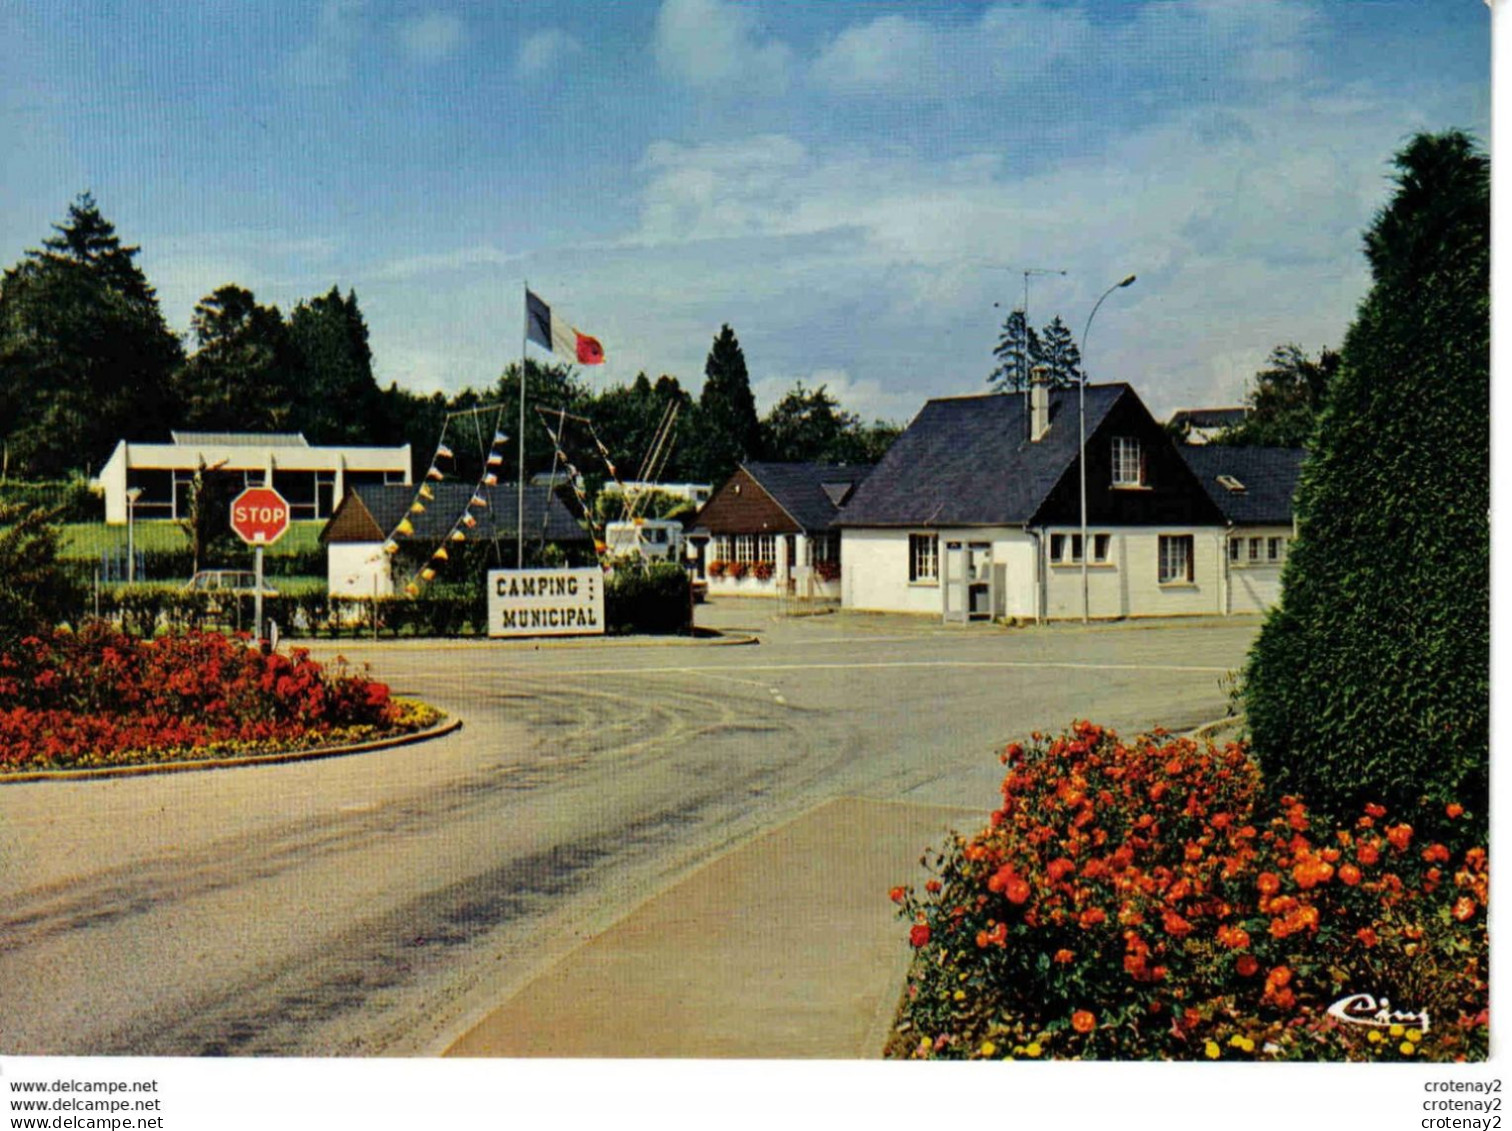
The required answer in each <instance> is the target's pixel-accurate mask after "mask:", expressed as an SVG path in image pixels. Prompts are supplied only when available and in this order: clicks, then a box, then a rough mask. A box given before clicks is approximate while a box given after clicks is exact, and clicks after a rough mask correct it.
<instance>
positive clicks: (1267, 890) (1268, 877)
mask: <svg viewBox="0 0 1512 1131" xmlns="http://www.w3.org/2000/svg"><path fill="white" fill-rule="evenodd" d="M1255 886H1256V887H1258V888H1259V889H1260V894H1261V895H1275V894H1276V893H1277V892H1278V891H1280V890H1281V877H1280V876H1278V875H1276V873H1274V872H1261V873H1260V876H1259V878H1258V879H1257V880H1256V881H1255Z"/></svg>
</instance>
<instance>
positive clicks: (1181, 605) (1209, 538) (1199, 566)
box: [1045, 526, 1226, 620]
mask: <svg viewBox="0 0 1512 1131" xmlns="http://www.w3.org/2000/svg"><path fill="white" fill-rule="evenodd" d="M1080 532H1081V530H1080V527H1052V528H1050V529H1049V530H1047V531H1046V532H1045V534H1046V540H1047V543H1048V539H1049V536H1050V535H1052V534H1066V535H1071V534H1079V533H1080ZM1097 534H1108V535H1109V536H1110V543H1109V549H1108V561H1107V563H1106V564H1097V563H1092V562H1089V563H1088V566H1087V605H1088V614H1089V615H1090V616H1092V617H1094V618H1106V617H1170V616H1192V615H1202V614H1207V615H1218V614H1222V613H1223V612H1224V611H1225V609H1224V600H1223V589H1224V576H1223V571H1224V568H1225V562H1224V558H1223V555H1224V554H1225V552H1226V541H1225V537H1224V531H1223V530H1222V529H1220V528H1218V527H1212V526H1169V527H1166V526H1150V527H1145V526H1138V527H1106V526H1103V527H1098V526H1092V527H1088V528H1087V540H1088V541H1089V542H1091V541H1092V540H1093V538H1094V536H1095V535H1097ZM1162 535H1191V536H1192V551H1193V572H1192V576H1193V580H1192V581H1190V582H1187V581H1177V582H1171V583H1167V584H1161V581H1160V538H1161V536H1162ZM1046 562H1047V569H1048V571H1047V579H1046V584H1045V590H1046V609H1045V614H1046V616H1047V617H1048V618H1049V619H1051V620H1059V619H1079V618H1080V617H1081V615H1082V568H1081V564H1080V563H1079V562H1078V563H1074V564H1072V563H1067V564H1054V565H1052V564H1049V562H1048V551H1047V558H1046Z"/></svg>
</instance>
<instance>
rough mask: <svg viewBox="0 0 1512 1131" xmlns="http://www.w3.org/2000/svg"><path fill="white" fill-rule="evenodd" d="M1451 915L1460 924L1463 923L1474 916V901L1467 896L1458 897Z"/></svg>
mask: <svg viewBox="0 0 1512 1131" xmlns="http://www.w3.org/2000/svg"><path fill="white" fill-rule="evenodd" d="M1452 914H1453V915H1454V917H1455V918H1456V919H1457V920H1459V921H1460V922H1461V923H1463V922H1465V920H1467V919H1469V918H1470V917H1471V916H1472V915H1474V914H1475V900H1473V899H1471V898H1470V897H1469V896H1468V895H1462V896H1460V897H1459V898H1458V899H1456V900H1455V901H1454V910H1453V912H1452Z"/></svg>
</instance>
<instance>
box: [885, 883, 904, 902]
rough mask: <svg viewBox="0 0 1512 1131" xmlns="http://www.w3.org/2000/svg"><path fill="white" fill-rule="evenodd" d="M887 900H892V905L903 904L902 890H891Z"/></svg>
mask: <svg viewBox="0 0 1512 1131" xmlns="http://www.w3.org/2000/svg"><path fill="white" fill-rule="evenodd" d="M887 898H888V899H890V900H892V901H893V902H894V903H902V902H903V889H902V888H900V887H899V888H893V889H892V891H890V892H888V893H887Z"/></svg>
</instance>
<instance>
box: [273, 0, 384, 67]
mask: <svg viewBox="0 0 1512 1131" xmlns="http://www.w3.org/2000/svg"><path fill="white" fill-rule="evenodd" d="M366 7H367V0H323V2H322V3H321V5H320V13H319V15H318V16H317V17H316V20H315V28H314V31H313V32H312V33H311V36H310V38H309V39H308V40H307V41H306V42H305V43H304V44H303V45H302V46H301V47H299V48H298V49H297V50H295V52H294V53H293V54H292V55H291V56H289V58H288V59H287V60H285V63H284V75H285V77H286V78H287V79H288V80H289V81H291V82H293V83H294V84H296V85H298V86H312V87H320V86H335V85H338V84H340V83H342V82H345V81H346V78H347V74H348V71H349V69H350V62H351V53H352V51H353V49H354V47H355V45H356V43H357V40H358V37H359V36H360V34H361V30H362V29H361V17H362V13H363V11H364V9H365V8H366Z"/></svg>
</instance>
